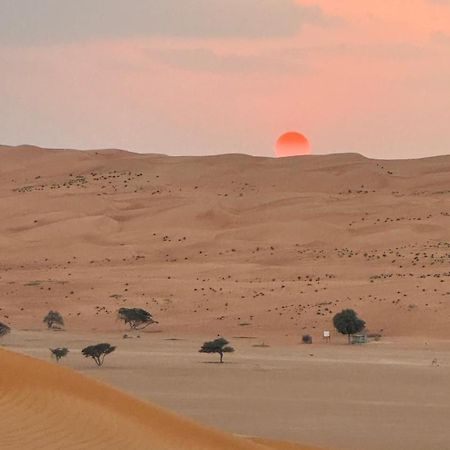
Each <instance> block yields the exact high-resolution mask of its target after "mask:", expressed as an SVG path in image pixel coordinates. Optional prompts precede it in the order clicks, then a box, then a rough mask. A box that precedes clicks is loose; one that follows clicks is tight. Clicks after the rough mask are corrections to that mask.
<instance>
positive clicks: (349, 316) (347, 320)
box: [333, 309, 366, 344]
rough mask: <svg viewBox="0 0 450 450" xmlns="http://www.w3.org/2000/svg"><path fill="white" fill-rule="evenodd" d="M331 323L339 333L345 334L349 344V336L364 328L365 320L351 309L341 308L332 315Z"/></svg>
mask: <svg viewBox="0 0 450 450" xmlns="http://www.w3.org/2000/svg"><path fill="white" fill-rule="evenodd" d="M333 325H334V327H335V328H336V330H337V331H338V332H339V333H341V334H346V335H347V337H348V343H349V344H350V338H351V336H352V335H353V334H355V333H359V332H361V331H362V330H364V328H365V326H366V322H364V320H362V319H360V318H359V317H358V315H357V314H356V312H355V311H353V309H343V310H342V311H341V312H340V313H337V314H336V315H335V316H334V317H333Z"/></svg>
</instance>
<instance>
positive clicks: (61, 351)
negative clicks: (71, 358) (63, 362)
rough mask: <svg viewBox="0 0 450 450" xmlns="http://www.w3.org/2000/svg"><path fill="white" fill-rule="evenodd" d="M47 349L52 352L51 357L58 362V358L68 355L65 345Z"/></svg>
mask: <svg viewBox="0 0 450 450" xmlns="http://www.w3.org/2000/svg"><path fill="white" fill-rule="evenodd" d="M49 350H50V352H51V353H52V357H55V358H56V362H59V360H60V359H61V358H65V357H66V356H67V355H68V353H69V350H68V349H67V348H65V347H62V348H51V349H49Z"/></svg>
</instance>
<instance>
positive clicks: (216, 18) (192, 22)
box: [0, 0, 331, 44]
mask: <svg viewBox="0 0 450 450" xmlns="http://www.w3.org/2000/svg"><path fill="white" fill-rule="evenodd" d="M330 20H331V19H329V18H327V17H326V16H325V15H324V13H323V12H322V10H321V9H320V8H319V7H318V6H302V5H299V4H298V3H296V2H295V1H294V0H225V1H224V0H76V1H75V0H1V1H0V43H8V44H29V43H31V44H33V43H55V42H67V41H74V40H75V41H76V40H84V39H91V38H98V37H113V38H114V37H127V36H170V37H192V38H197V37H200V38H202V37H216V38H217V37H218V38H232V37H244V38H264V37H268V38H270V37H278V36H279V37H281V36H289V35H293V34H295V33H296V32H298V30H299V29H300V28H301V26H302V25H303V24H306V23H315V24H327V23H329V21H330Z"/></svg>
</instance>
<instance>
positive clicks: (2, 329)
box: [0, 322, 11, 337]
mask: <svg viewBox="0 0 450 450" xmlns="http://www.w3.org/2000/svg"><path fill="white" fill-rule="evenodd" d="M10 332H11V328H10V327H9V326H8V325H6V324H5V323H2V322H0V337H3V336H6V335H7V334H9V333H10Z"/></svg>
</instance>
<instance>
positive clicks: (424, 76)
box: [0, 0, 450, 158]
mask: <svg viewBox="0 0 450 450" xmlns="http://www.w3.org/2000/svg"><path fill="white" fill-rule="evenodd" d="M0 62H1V71H0V144H10V145H18V144H25V143H26V144H35V145H41V146H44V147H64V148H67V147H71V148H108V147H114V148H124V149H128V150H133V151H139V152H151V153H153V152H155V153H166V154H174V155H175V154H177V155H188V154H196V155H203V154H217V153H236V152H242V153H249V154H253V155H260V156H272V155H273V146H274V142H275V140H276V139H277V137H278V135H279V134H281V133H282V132H284V131H288V130H296V131H300V132H302V133H304V134H305V135H307V136H308V138H309V139H310V141H311V143H312V148H313V153H317V154H321V153H334V152H359V153H362V154H364V155H366V156H370V157H377V158H409V157H425V156H431V155H436V154H449V153H450V0H382V1H381V0H380V1H364V0H164V1H161V0H126V1H125V0H77V1H76V2H74V1H72V0H39V1H36V0H0Z"/></svg>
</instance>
